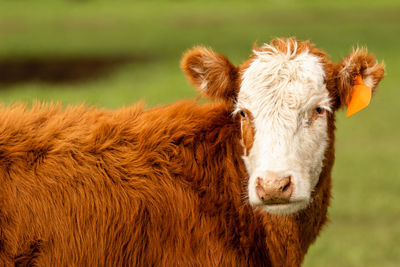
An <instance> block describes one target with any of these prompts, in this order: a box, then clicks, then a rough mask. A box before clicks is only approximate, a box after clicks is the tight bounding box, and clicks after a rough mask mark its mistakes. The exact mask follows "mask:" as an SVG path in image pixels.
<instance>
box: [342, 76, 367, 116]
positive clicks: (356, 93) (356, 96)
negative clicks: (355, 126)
mask: <svg viewBox="0 0 400 267" xmlns="http://www.w3.org/2000/svg"><path fill="white" fill-rule="evenodd" d="M371 94H372V89H371V87H369V86H368V85H366V84H365V83H364V82H363V80H362V78H361V75H357V76H356V77H355V79H354V87H353V93H352V95H351V99H350V101H349V104H348V105H347V113H346V118H347V117H350V116H351V115H353V114H355V113H357V112H359V111H360V110H362V109H364V108H365V107H367V106H368V105H369V102H370V101H371Z"/></svg>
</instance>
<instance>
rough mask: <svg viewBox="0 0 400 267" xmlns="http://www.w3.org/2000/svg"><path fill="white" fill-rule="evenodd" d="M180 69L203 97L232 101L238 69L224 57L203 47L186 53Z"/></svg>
mask: <svg viewBox="0 0 400 267" xmlns="http://www.w3.org/2000/svg"><path fill="white" fill-rule="evenodd" d="M181 68H182V70H183V71H184V72H185V73H186V75H187V77H188V79H189V81H190V82H191V83H192V84H193V85H194V86H195V87H196V88H197V89H198V90H199V91H200V93H201V94H202V95H203V96H206V97H209V98H220V99H224V100H227V101H234V99H235V98H236V94H237V79H238V69H237V68H236V67H235V66H234V65H233V64H232V63H231V62H230V61H229V60H228V59H227V58H226V57H224V56H222V55H219V54H217V53H215V52H214V51H212V50H211V49H208V48H205V47H194V48H193V49H191V50H189V51H187V52H186V53H185V54H184V56H183V59H182V61H181Z"/></svg>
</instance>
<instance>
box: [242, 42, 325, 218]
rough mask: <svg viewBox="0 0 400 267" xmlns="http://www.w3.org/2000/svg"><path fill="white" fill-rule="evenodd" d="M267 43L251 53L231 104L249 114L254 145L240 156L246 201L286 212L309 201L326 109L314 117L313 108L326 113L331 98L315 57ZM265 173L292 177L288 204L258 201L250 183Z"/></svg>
mask: <svg viewBox="0 0 400 267" xmlns="http://www.w3.org/2000/svg"><path fill="white" fill-rule="evenodd" d="M267 47H268V48H269V50H272V51H263V52H258V51H255V52H254V53H255V55H256V58H255V59H254V60H253V62H252V63H251V64H250V66H249V67H248V69H247V70H245V72H244V74H243V76H242V83H241V87H240V91H239V94H238V99H237V104H236V108H237V109H242V108H246V109H247V110H249V111H250V112H251V113H252V115H253V118H254V121H253V124H254V128H255V136H254V143H253V147H252V149H251V150H250V152H249V155H248V156H243V160H244V162H245V165H246V168H247V171H248V174H249V184H248V196H249V202H250V204H252V205H255V206H261V207H262V208H263V209H264V210H266V211H267V212H270V213H279V214H287V213H292V212H296V211H298V210H300V209H302V208H305V207H306V206H307V205H308V204H309V202H310V200H311V199H310V198H311V192H312V191H313V189H314V187H315V185H316V184H317V182H318V178H319V175H320V172H321V169H322V161H323V159H324V153H325V150H326V148H327V140H328V135H327V119H326V113H325V114H324V115H321V116H317V117H316V119H313V112H314V109H315V107H317V106H321V107H323V108H325V109H326V110H328V111H330V99H329V93H328V90H327V89H326V85H325V83H324V76H325V71H324V69H323V65H322V63H321V61H320V58H319V57H318V56H316V55H313V54H311V53H309V52H308V51H306V52H303V53H300V54H296V49H297V47H294V48H293V49H288V51H289V52H288V53H282V52H280V51H278V50H276V49H275V48H273V47H270V46H268V45H267ZM290 50H292V51H293V52H290ZM314 117H315V116H314ZM267 171H272V172H275V173H277V174H278V175H280V176H281V177H286V176H289V175H291V176H292V177H293V179H292V182H293V183H294V187H293V194H292V196H291V198H290V201H291V202H292V203H291V204H280V205H263V203H262V201H261V200H260V199H259V197H258V196H257V194H256V190H255V181H256V179H257V177H261V178H263V177H264V176H265V173H266V172H267Z"/></svg>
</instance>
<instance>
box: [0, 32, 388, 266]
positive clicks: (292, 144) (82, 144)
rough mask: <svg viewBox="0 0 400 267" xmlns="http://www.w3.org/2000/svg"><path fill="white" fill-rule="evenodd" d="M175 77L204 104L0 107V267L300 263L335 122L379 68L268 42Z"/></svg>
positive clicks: (319, 200)
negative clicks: (359, 84) (240, 56)
mask: <svg viewBox="0 0 400 267" xmlns="http://www.w3.org/2000/svg"><path fill="white" fill-rule="evenodd" d="M181 67H182V69H183V71H184V72H185V73H186V75H187V76H188V79H189V81H190V82H191V83H192V84H193V85H194V86H195V87H196V88H197V89H198V90H199V91H200V94H201V95H203V96H205V97H207V98H210V99H212V100H213V101H210V102H208V103H205V104H200V103H198V101H195V100H183V101H179V102H177V103H174V104H171V105H166V106H158V107H154V108H151V109H144V108H143V106H142V105H135V106H131V107H124V108H120V109H118V110H114V111H109V110H103V109H97V108H90V107H85V106H83V105H81V106H72V107H71V106H69V107H66V108H62V107H61V106H60V105H59V104H40V103H36V104H34V105H33V106H32V107H31V108H28V107H27V105H24V104H15V105H12V106H2V107H1V108H0V122H1V123H0V179H1V181H0V262H1V263H2V265H4V266H11V265H15V266H27V265H29V266H299V265H301V263H302V262H303V259H304V256H305V254H306V252H307V250H308V248H309V246H310V245H311V244H312V243H313V242H314V241H315V239H316V237H317V236H318V234H319V233H320V231H321V229H322V227H323V226H324V224H325V223H326V221H327V210H328V206H329V202H330V194H331V172H332V166H333V163H334V141H335V135H334V130H335V112H336V111H337V110H339V109H341V108H344V107H346V106H348V104H349V103H350V101H351V100H352V97H353V88H354V85H355V79H356V77H361V79H362V80H363V82H364V83H365V84H366V85H367V86H369V87H370V90H372V93H374V92H375V91H376V87H377V85H378V83H379V82H380V80H381V79H382V78H383V77H384V75H385V74H384V65H383V63H377V62H376V60H375V56H374V55H373V54H370V53H368V52H367V51H366V49H357V50H354V51H353V52H352V53H350V55H349V56H347V57H346V58H344V59H343V60H342V61H341V62H340V63H338V64H335V63H333V62H331V61H330V60H329V59H328V57H327V55H326V54H325V53H324V52H322V51H320V50H318V49H317V48H315V47H314V45H313V44H311V43H310V42H309V41H298V40H296V39H295V38H282V39H279V38H278V39H274V40H272V41H271V42H270V43H269V44H264V45H262V46H261V47H257V46H255V47H254V50H253V53H252V55H251V56H250V58H249V59H248V60H246V61H245V62H244V63H243V64H241V65H239V66H235V65H233V64H232V63H231V62H230V61H229V60H228V59H227V58H226V57H224V56H222V55H219V54H217V53H215V52H214V51H212V50H211V49H209V48H205V47H195V48H193V49H191V50H189V51H187V52H186V54H185V55H184V57H183V59H182V62H181Z"/></svg>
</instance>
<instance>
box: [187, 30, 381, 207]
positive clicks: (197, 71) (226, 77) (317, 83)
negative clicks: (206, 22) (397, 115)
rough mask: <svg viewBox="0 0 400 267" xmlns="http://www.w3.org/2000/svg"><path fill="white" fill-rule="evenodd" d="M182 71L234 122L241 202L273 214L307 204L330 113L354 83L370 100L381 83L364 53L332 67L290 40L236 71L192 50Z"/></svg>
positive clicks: (266, 48)
mask: <svg viewBox="0 0 400 267" xmlns="http://www.w3.org/2000/svg"><path fill="white" fill-rule="evenodd" d="M182 69H183V70H184V72H185V73H186V74H187V75H188V77H189V80H190V81H191V82H192V83H193V84H194V85H195V86H196V87H197V88H198V89H199V91H200V92H201V93H202V94H203V95H205V96H207V97H211V98H219V99H223V100H224V101H227V102H229V103H230V104H231V106H232V114H233V116H236V117H240V123H241V125H240V127H241V143H242V146H243V156H242V158H243V161H244V163H245V165H246V168H247V172H248V175H249V180H248V199H249V202H250V204H251V205H253V206H260V207H262V208H263V209H264V210H266V211H267V212H269V213H274V214H288V213H293V212H296V211H299V210H301V209H303V208H305V207H307V205H308V204H309V203H310V201H312V192H313V191H314V190H315V187H316V186H317V184H318V181H319V178H320V175H321V171H322V169H323V167H324V164H326V163H324V162H325V161H324V159H325V158H326V157H327V153H328V148H329V147H332V142H333V140H332V139H333V138H332V136H333V134H332V132H333V130H334V129H333V128H334V127H333V122H334V115H333V113H334V112H335V111H336V110H338V109H339V108H341V107H344V106H346V105H347V104H348V103H349V100H350V97H351V95H352V91H353V83H354V78H355V76H357V75H361V76H362V78H363V80H364V82H365V83H366V84H367V85H368V86H370V87H371V88H372V90H373V92H374V91H375V88H376V86H377V85H378V83H379V82H380V80H381V79H382V78H383V76H384V66H383V64H377V62H376V61H375V57H374V56H373V55H372V54H368V52H367V51H366V50H363V49H361V50H355V51H353V52H352V53H351V54H350V55H349V56H348V57H346V58H345V59H344V60H343V61H342V62H340V63H339V64H337V65H335V64H333V63H332V62H330V61H329V60H328V59H327V56H326V54H325V53H323V52H321V51H319V50H317V49H316V48H314V47H313V45H311V44H310V43H309V42H299V41H296V40H295V39H293V38H289V39H275V40H273V41H271V43H270V44H269V45H268V44H265V45H263V46H261V47H259V48H257V47H255V48H254V50H253V54H252V55H251V57H250V59H249V60H248V61H246V62H244V63H243V64H242V65H240V66H238V67H236V66H234V65H233V64H232V63H231V62H230V61H229V60H228V59H227V58H226V57H224V56H221V55H218V54H216V53H214V52H213V51H212V50H210V49H207V48H203V47H196V48H194V49H192V50H190V51H188V52H187V53H186V54H185V56H184V58H183V60H182Z"/></svg>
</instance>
